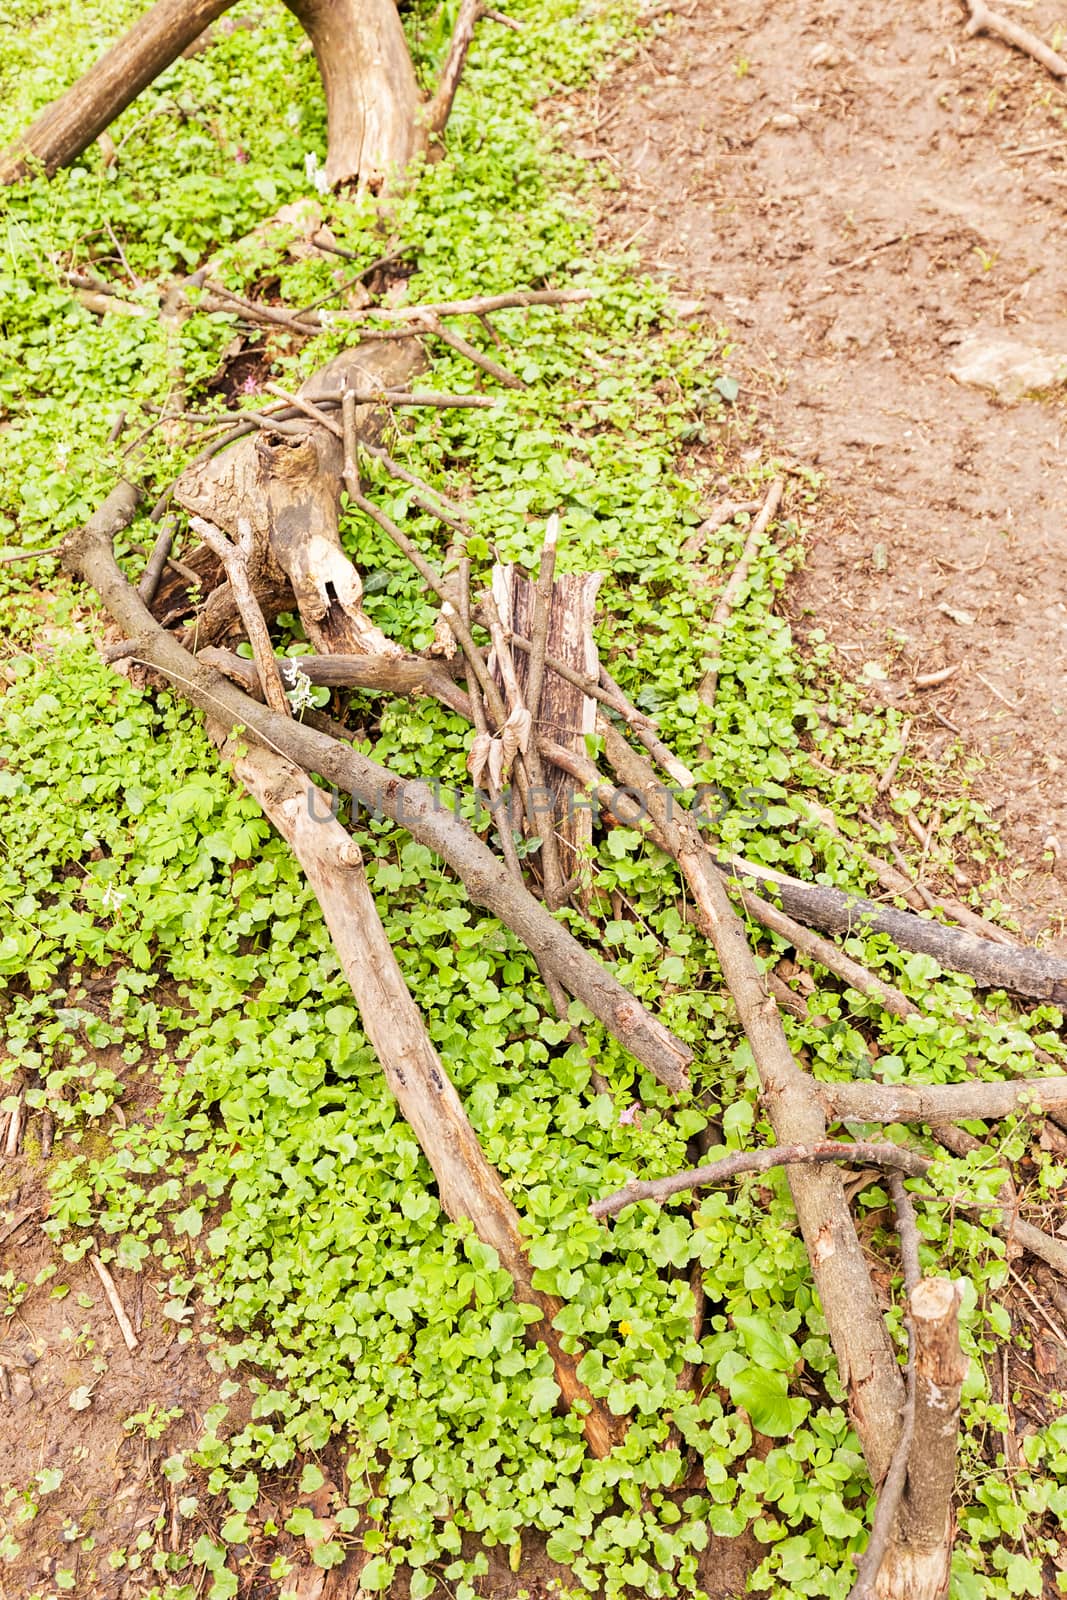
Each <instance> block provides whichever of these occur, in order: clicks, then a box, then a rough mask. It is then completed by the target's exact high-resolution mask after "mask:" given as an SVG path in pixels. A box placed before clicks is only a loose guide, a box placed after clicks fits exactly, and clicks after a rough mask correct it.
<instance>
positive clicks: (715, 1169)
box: [589, 1140, 930, 1218]
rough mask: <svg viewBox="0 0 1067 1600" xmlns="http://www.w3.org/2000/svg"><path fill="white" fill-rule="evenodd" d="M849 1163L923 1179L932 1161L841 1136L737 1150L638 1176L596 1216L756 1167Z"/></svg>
mask: <svg viewBox="0 0 1067 1600" xmlns="http://www.w3.org/2000/svg"><path fill="white" fill-rule="evenodd" d="M834 1162H846V1163H849V1164H852V1165H855V1166H868V1167H889V1168H892V1169H893V1170H895V1171H897V1172H904V1173H907V1175H908V1177H909V1178H921V1177H922V1176H923V1174H924V1173H925V1172H926V1171H927V1170H928V1168H929V1166H930V1162H929V1161H928V1160H927V1159H926V1157H925V1156H920V1155H917V1154H916V1153H915V1151H913V1150H904V1149H902V1148H901V1146H900V1145H897V1144H870V1143H867V1142H865V1141H862V1140H857V1141H855V1142H854V1143H852V1144H844V1143H838V1142H837V1141H835V1140H822V1141H820V1142H819V1143H817V1144H787V1145H776V1146H775V1147H774V1148H773V1149H767V1150H737V1151H735V1152H734V1154H733V1155H729V1156H723V1157H722V1158H721V1160H719V1161H711V1162H708V1164H707V1165H706V1166H703V1167H690V1168H689V1170H688V1171H686V1172H672V1173H671V1174H670V1176H669V1177H666V1178H648V1179H643V1180H642V1179H638V1178H632V1179H631V1180H630V1182H629V1183H627V1184H624V1186H623V1187H622V1188H621V1189H616V1190H615V1192H614V1194H609V1195H605V1196H604V1198H603V1199H602V1200H593V1201H591V1202H590V1205H589V1210H590V1213H591V1214H592V1215H593V1216H594V1217H598V1218H603V1217H615V1216H618V1214H619V1212H620V1211H624V1210H625V1209H626V1207H627V1206H632V1205H636V1204H637V1203H638V1201H640V1200H652V1201H654V1202H655V1204H656V1205H662V1204H663V1202H664V1200H669V1199H670V1198H671V1196H672V1195H676V1194H683V1193H684V1192H685V1191H686V1190H687V1189H703V1188H706V1187H708V1185H710V1184H716V1183H729V1182H730V1180H731V1179H733V1178H739V1177H742V1176H743V1175H745V1174H746V1173H750V1172H771V1171H773V1170H774V1168H775V1167H793V1166H796V1167H802V1166H825V1165H829V1164H831V1163H834Z"/></svg>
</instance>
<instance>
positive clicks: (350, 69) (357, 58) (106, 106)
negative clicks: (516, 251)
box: [0, 0, 420, 186]
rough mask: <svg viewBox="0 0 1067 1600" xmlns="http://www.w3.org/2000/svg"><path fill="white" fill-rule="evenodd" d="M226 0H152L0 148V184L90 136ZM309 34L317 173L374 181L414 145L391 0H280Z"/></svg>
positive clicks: (68, 158)
mask: <svg viewBox="0 0 1067 1600" xmlns="http://www.w3.org/2000/svg"><path fill="white" fill-rule="evenodd" d="M233 3H234V0H156V4H155V5H153V6H151V7H150V8H149V9H148V10H147V11H146V12H145V13H144V15H143V16H141V17H139V18H138V20H137V22H135V23H134V25H133V27H132V28H131V29H130V30H129V32H128V33H126V34H124V35H123V37H122V38H121V39H120V40H119V41H118V43H117V44H114V45H113V46H112V47H111V49H110V50H108V51H106V52H105V54H104V55H103V56H101V57H100V59H99V60H98V61H97V62H96V64H95V65H94V66H92V67H90V69H89V71H88V72H87V73H86V74H85V75H84V77H82V78H80V79H79V80H78V82H77V83H75V84H74V85H73V87H72V88H70V89H68V90H67V92H66V93H65V94H63V95H61V96H60V98H59V99H58V100H56V101H54V102H53V103H52V104H51V105H50V106H48V107H47V108H46V109H45V110H44V111H43V112H42V113H41V115H40V116H39V117H38V118H37V120H36V121H35V122H34V123H33V124H32V126H31V127H29V128H28V129H27V130H26V131H25V132H24V133H23V134H22V135H21V136H20V138H19V139H18V140H17V141H16V142H15V144H14V145H13V146H12V147H11V148H10V149H9V150H8V151H7V152H6V153H5V154H4V155H3V156H0V183H12V182H14V181H15V180H17V179H18V178H21V177H23V176H25V175H26V173H27V172H29V171H31V170H32V168H33V166H34V165H35V164H37V163H40V164H41V165H42V166H43V167H44V170H45V171H46V172H47V173H48V175H49V176H51V175H52V174H53V173H54V172H56V171H57V170H58V169H59V168H60V167H64V166H68V165H69V164H70V163H71V162H72V161H75V160H76V159H77V158H78V156H80V155H81V154H82V152H83V151H84V150H87V149H88V147H89V146H90V145H91V144H92V142H93V140H94V139H96V138H97V137H98V136H99V135H100V134H101V133H103V132H104V130H105V128H107V127H108V126H109V125H110V124H111V123H112V122H113V121H114V120H115V118H116V117H117V116H118V115H119V113H120V112H122V111H124V110H125V109H126V107H127V106H128V105H130V104H131V102H132V101H133V100H135V99H136V98H137V96H138V95H139V94H140V93H141V92H142V90H144V89H146V88H147V87H148V85H149V84H150V83H152V82H153V81H154V80H155V79H156V78H157V77H158V76H159V74H160V73H161V72H163V71H164V70H165V68H167V67H168V66H170V64H171V62H173V61H175V60H177V58H178V57H179V56H180V55H181V54H182V53H183V51H185V50H187V49H188V47H189V46H190V45H191V44H193V43H194V42H195V40H196V39H197V38H198V36H199V35H200V34H201V33H203V31H204V29H205V28H206V27H208V26H209V24H210V23H212V22H214V21H215V19H216V18H217V17H220V16H221V15H222V13H223V12H224V11H228V10H229V8H230V6H231V5H232V4H233ZM286 4H287V5H288V8H289V10H290V11H292V12H293V13H294V15H295V16H296V17H297V19H298V20H299V22H300V24H301V26H302V27H303V28H304V30H305V32H307V34H308V35H309V36H310V38H311V42H312V45H313V46H314V50H315V58H316V60H317V61H318V64H319V71H320V73H321V75H322V81H323V89H324V91H325V95H326V109H327V119H328V125H329V126H328V148H327V157H326V180H327V182H328V183H329V184H331V185H333V184H337V183H342V182H346V181H347V180H349V179H356V180H358V181H359V182H360V183H362V184H365V185H372V186H376V185H379V184H381V183H382V182H383V180H385V179H388V178H390V177H392V176H394V175H395V174H396V173H398V172H400V171H402V170H403V168H404V167H406V166H407V164H408V162H409V161H410V160H411V158H412V156H414V155H415V153H416V150H417V148H418V144H419V139H420V135H419V129H418V126H417V120H416V111H417V109H418V106H419V92H418V85H417V83H416V80H415V72H414V68H413V66H412V63H411V57H410V55H409V54H408V48H407V43H406V40H405V37H404V30H403V26H402V24H401V21H400V18H399V16H398V14H397V9H396V6H395V4H394V3H393V0H286Z"/></svg>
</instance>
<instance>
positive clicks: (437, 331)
mask: <svg viewBox="0 0 1067 1600" xmlns="http://www.w3.org/2000/svg"><path fill="white" fill-rule="evenodd" d="M419 320H420V322H421V323H422V325H423V327H425V328H426V329H427V331H428V332H429V333H432V334H433V336H434V338H435V339H440V341H441V343H442V344H446V345H448V347H449V349H450V350H455V351H456V353H457V354H458V355H461V356H463V357H464V359H465V360H467V361H469V362H470V363H471V365H472V366H475V367H478V368H480V370H481V371H482V372H486V373H488V374H489V376H490V377H491V378H495V379H496V381H497V382H498V383H502V384H503V385H504V387H505V388H506V389H525V388H526V384H525V383H524V382H523V380H522V379H521V378H519V377H516V375H515V373H514V372H510V371H509V370H508V368H507V367H503V366H501V364H500V362H499V361H494V360H493V358H492V356H487V355H485V354H484V353H483V352H482V351H481V350H479V349H478V348H477V346H476V345H473V344H471V343H470V341H469V340H468V339H464V338H463V337H462V336H461V335H460V334H458V333H453V332H452V330H451V329H450V328H446V327H445V325H444V323H443V322H442V321H441V319H440V318H439V317H436V316H434V315H433V314H432V313H431V312H426V313H425V315H424V316H422V317H421V318H420V319H419Z"/></svg>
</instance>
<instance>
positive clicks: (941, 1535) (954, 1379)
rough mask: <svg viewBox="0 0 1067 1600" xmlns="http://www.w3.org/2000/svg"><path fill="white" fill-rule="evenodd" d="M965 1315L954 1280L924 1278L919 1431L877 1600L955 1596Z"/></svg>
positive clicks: (912, 1307)
mask: <svg viewBox="0 0 1067 1600" xmlns="http://www.w3.org/2000/svg"><path fill="white" fill-rule="evenodd" d="M958 1312H959V1291H958V1290H957V1288H956V1286H955V1284H953V1283H950V1282H949V1280H948V1279H947V1278H923V1280H922V1281H921V1282H920V1283H919V1284H917V1285H916V1287H915V1288H914V1289H913V1290H912V1292H911V1297H910V1300H909V1302H908V1316H909V1320H910V1323H911V1329H912V1336H913V1338H914V1340H915V1431H914V1435H913V1438H912V1446H911V1452H910V1454H909V1456H908V1471H907V1478H906V1479H905V1483H904V1495H903V1498H902V1500H901V1504H900V1510H899V1512H898V1514H897V1523H896V1527H895V1529H894V1533H893V1538H892V1540H891V1542H890V1545H889V1548H888V1549H887V1551H886V1553H885V1558H884V1559H883V1561H882V1565H881V1570H880V1571H879V1574H878V1577H877V1579H876V1581H875V1584H874V1595H875V1596H877V1600H940V1597H941V1596H942V1595H946V1594H947V1593H948V1586H949V1578H950V1575H951V1561H952V1540H953V1535H954V1531H955V1526H954V1524H955V1519H954V1517H953V1511H952V1491H953V1488H954V1485H955V1481H956V1442H957V1435H958V1433H959V1421H960V1391H961V1389H962V1388H963V1380H964V1378H965V1377H966V1376H967V1357H966V1356H965V1355H964V1354H963V1352H962V1350H961V1349H960V1335H959V1317H958ZM869 1593H870V1591H868V1594H869Z"/></svg>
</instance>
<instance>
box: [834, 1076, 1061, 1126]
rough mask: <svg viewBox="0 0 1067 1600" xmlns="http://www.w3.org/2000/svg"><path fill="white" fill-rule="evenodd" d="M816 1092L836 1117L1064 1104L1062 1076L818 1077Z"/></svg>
mask: <svg viewBox="0 0 1067 1600" xmlns="http://www.w3.org/2000/svg"><path fill="white" fill-rule="evenodd" d="M819 1098H820V1100H821V1101H822V1103H823V1105H824V1106H825V1107H826V1111H827V1114H828V1115H829V1116H831V1117H833V1118H834V1119H835V1120H836V1121H839V1122H887V1123H892V1122H924V1123H927V1124H929V1123H932V1122H971V1121H982V1122H988V1121H997V1120H999V1119H1000V1118H1002V1117H1014V1116H1025V1115H1026V1114H1027V1112H1029V1111H1034V1112H1037V1113H1039V1114H1040V1113H1041V1112H1045V1111H1051V1110H1055V1109H1058V1108H1059V1107H1062V1106H1067V1078H1023V1079H1017V1080H1016V1081H1015V1082H1014V1083H930V1084H926V1083H868V1082H862V1083H820V1084H819Z"/></svg>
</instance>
